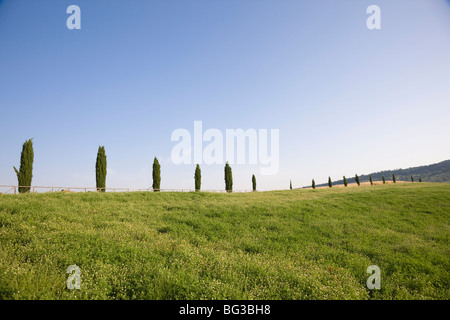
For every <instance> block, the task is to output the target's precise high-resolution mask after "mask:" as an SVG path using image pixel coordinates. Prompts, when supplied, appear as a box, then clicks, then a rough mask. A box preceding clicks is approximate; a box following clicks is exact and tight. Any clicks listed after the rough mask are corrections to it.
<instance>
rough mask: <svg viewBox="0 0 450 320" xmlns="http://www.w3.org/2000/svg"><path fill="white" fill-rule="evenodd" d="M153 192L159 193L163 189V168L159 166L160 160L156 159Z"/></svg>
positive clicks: (154, 161)
mask: <svg viewBox="0 0 450 320" xmlns="http://www.w3.org/2000/svg"><path fill="white" fill-rule="evenodd" d="M152 176H153V185H152V188H153V191H154V192H158V191H160V189H161V166H160V165H159V161H158V159H157V158H156V157H155V159H154V160H153V172H152Z"/></svg>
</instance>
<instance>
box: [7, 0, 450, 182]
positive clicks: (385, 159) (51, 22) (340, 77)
mask: <svg viewBox="0 0 450 320" xmlns="http://www.w3.org/2000/svg"><path fill="white" fill-rule="evenodd" d="M71 4H75V5H78V6H79V7H80V8H81V26H82V29H81V30H68V29H67V27H66V19H67V18H68V16H69V15H68V14H67V13H66V8H67V7H68V6H69V5H71ZM371 4H376V5H378V6H380V8H381V30H369V29H367V27H366V19H367V18H368V17H369V15H368V14H367V13H366V9H367V7H368V6H369V5H371ZM449 57H450V1H447V0H434V1H430V0H417V1H411V0H396V1H392V0H370V1H365V0H342V1H336V0H327V1H325V0H323V1H315V0H309V1H300V0H164V1H163V0H158V1H155V0H146V1H138V0H133V1H113V0H108V1H106V0H103V1H101V0H95V1H92V0H89V1H87V0H71V1H65V0H42V1H31V0H29V1H24V0H14V1H13V0H3V1H1V0H0V111H1V114H0V128H1V135H0V150H1V153H0V185H1V184H16V183H17V179H16V176H15V173H14V171H13V168H12V166H13V165H15V166H18V165H19V161H20V152H21V148H22V144H23V142H24V141H25V140H27V139H29V138H33V141H34V150H35V162H34V177H33V185H55V186H95V170H94V167H95V158H96V153H97V148H98V146H99V145H104V146H105V149H106V153H107V158H108V177H107V186H110V187H149V186H150V185H151V166H152V162H153V157H154V156H157V157H158V159H159V160H160V163H161V173H162V182H161V187H162V188H193V175H194V165H174V164H172V163H171V161H170V154H171V150H172V148H173V147H174V145H175V143H174V142H172V141H171V140H170V137H171V133H172V131H174V130H175V129H177V128H186V129H188V130H191V131H192V130H193V122H194V120H201V121H203V127H204V129H208V128H217V129H219V130H222V131H223V132H225V129H237V128H243V129H249V128H255V129H259V128H264V129H279V132H280V169H279V171H278V174H277V175H273V176H261V175H259V174H258V173H259V167H258V166H256V165H234V166H233V176H234V189H250V188H251V175H252V174H253V173H255V175H256V177H257V180H258V188H259V189H261V190H267V189H283V188H288V187H289V180H290V179H292V181H293V185H294V187H301V186H304V185H308V184H310V183H311V179H312V178H315V180H316V183H323V182H326V181H327V179H328V176H331V177H332V179H333V180H338V179H341V178H342V176H343V175H346V176H353V175H354V174H355V173H358V174H365V173H370V172H373V171H380V170H384V169H394V168H406V167H411V166H417V165H425V164H431V163H435V162H439V161H442V160H446V159H450V149H449V147H448V139H449V137H450V125H449V120H450V90H449V88H450V58H449ZM202 175H203V184H202V187H203V188H207V189H223V188H224V182H223V166H221V165H211V166H206V165H204V166H202Z"/></svg>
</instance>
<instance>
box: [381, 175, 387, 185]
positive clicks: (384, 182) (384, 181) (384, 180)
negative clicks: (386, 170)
mask: <svg viewBox="0 0 450 320" xmlns="http://www.w3.org/2000/svg"><path fill="white" fill-rule="evenodd" d="M381 179H382V180H383V184H386V179H385V178H384V176H382V177H381Z"/></svg>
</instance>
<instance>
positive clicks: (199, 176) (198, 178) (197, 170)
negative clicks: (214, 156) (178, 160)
mask: <svg viewBox="0 0 450 320" xmlns="http://www.w3.org/2000/svg"><path fill="white" fill-rule="evenodd" d="M194 180H195V191H200V187H201V184H202V171H201V170H200V166H199V165H198V164H197V167H195V174H194Z"/></svg>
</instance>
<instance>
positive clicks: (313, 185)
mask: <svg viewBox="0 0 450 320" xmlns="http://www.w3.org/2000/svg"><path fill="white" fill-rule="evenodd" d="M312 188H313V189H315V188H316V182H315V181H314V179H312Z"/></svg>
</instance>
